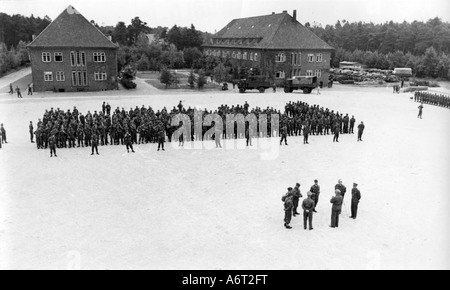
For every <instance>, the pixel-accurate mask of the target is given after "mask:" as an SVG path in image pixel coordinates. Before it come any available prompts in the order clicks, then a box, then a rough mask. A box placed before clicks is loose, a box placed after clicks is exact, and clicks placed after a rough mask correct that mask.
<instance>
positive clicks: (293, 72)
mask: <svg viewBox="0 0 450 290" xmlns="http://www.w3.org/2000/svg"><path fill="white" fill-rule="evenodd" d="M291 74H292V75H291V77H295V76H299V75H300V70H299V69H293V70H292V71H291Z"/></svg>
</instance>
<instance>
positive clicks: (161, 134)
mask: <svg viewBox="0 0 450 290" xmlns="http://www.w3.org/2000/svg"><path fill="white" fill-rule="evenodd" d="M165 141H166V133H165V130H164V126H163V124H161V125H160V128H159V131H158V151H159V149H162V151H165V150H164V142H165Z"/></svg>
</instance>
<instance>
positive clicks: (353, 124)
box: [350, 116, 356, 134]
mask: <svg viewBox="0 0 450 290" xmlns="http://www.w3.org/2000/svg"><path fill="white" fill-rule="evenodd" d="M355 122H356V119H355V116H352V118H351V119H350V134H354V133H353V128H355Z"/></svg>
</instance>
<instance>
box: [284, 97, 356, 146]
mask: <svg viewBox="0 0 450 290" xmlns="http://www.w3.org/2000/svg"><path fill="white" fill-rule="evenodd" d="M355 123H356V119H355V116H352V117H351V118H350V116H349V115H348V114H345V116H344V115H343V114H342V113H339V112H334V110H331V111H330V110H329V109H328V108H323V107H319V106H318V105H313V106H310V105H309V104H307V103H305V102H301V101H297V102H295V103H293V102H289V103H288V104H286V106H285V114H284V115H283V116H282V121H281V128H282V129H281V134H282V135H284V136H282V139H281V140H280V144H282V142H283V141H285V144H286V145H287V138H286V137H287V136H301V135H302V134H303V144H309V142H308V141H309V135H329V134H332V135H333V142H339V135H340V134H354V128H355ZM363 132H364V123H363V122H361V124H360V125H358V141H362V140H360V139H361V138H360V137H362V134H363ZM283 137H284V138H283Z"/></svg>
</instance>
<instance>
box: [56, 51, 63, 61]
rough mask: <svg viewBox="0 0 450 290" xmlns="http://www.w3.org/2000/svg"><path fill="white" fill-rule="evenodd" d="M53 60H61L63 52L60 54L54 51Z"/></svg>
mask: <svg viewBox="0 0 450 290" xmlns="http://www.w3.org/2000/svg"><path fill="white" fill-rule="evenodd" d="M55 61H56V62H63V54H62V52H55Z"/></svg>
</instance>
